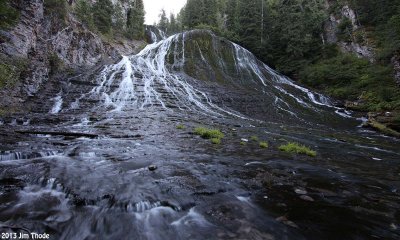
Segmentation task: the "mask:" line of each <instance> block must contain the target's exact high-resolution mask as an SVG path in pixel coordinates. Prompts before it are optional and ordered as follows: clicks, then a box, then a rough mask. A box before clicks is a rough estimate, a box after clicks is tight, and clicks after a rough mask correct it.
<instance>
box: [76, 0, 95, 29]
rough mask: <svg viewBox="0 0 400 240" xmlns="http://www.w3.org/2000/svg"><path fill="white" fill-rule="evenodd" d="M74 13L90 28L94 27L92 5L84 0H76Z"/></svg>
mask: <svg viewBox="0 0 400 240" xmlns="http://www.w3.org/2000/svg"><path fill="white" fill-rule="evenodd" d="M75 14H76V16H77V17H78V18H79V19H80V20H81V21H82V23H83V24H85V25H86V26H87V27H88V28H89V29H90V30H94V29H95V27H94V20H93V14H92V7H91V5H90V4H89V3H88V2H87V1H86V0H78V1H77V2H76V7H75Z"/></svg>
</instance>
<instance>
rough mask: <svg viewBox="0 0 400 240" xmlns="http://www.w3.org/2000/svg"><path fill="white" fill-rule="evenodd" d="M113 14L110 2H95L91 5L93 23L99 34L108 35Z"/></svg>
mask: <svg viewBox="0 0 400 240" xmlns="http://www.w3.org/2000/svg"><path fill="white" fill-rule="evenodd" d="M113 12H114V7H113V4H112V3H111V1H110V0H97V2H96V3H95V4H94V5H93V21H94V24H95V26H96V27H97V29H98V30H99V31H100V32H101V33H104V34H108V33H110V31H111V24H112V18H111V17H112V14H113Z"/></svg>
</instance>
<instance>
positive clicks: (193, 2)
mask: <svg viewBox="0 0 400 240" xmlns="http://www.w3.org/2000/svg"><path fill="white" fill-rule="evenodd" d="M203 6H204V2H203V1H199V0H188V1H187V3H186V7H185V18H184V25H185V26H187V27H188V28H190V29H191V28H195V27H196V26H198V25H200V24H202V23H204V22H203V21H202V20H203V19H204V14H203V9H204V7H203Z"/></svg>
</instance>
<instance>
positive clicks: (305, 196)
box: [300, 195, 315, 202]
mask: <svg viewBox="0 0 400 240" xmlns="http://www.w3.org/2000/svg"><path fill="white" fill-rule="evenodd" d="M300 198H301V199H302V200H304V201H308V202H314V201H315V200H314V199H313V198H312V197H310V196H307V195H301V196H300Z"/></svg>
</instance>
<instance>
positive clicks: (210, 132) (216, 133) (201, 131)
mask: <svg viewBox="0 0 400 240" xmlns="http://www.w3.org/2000/svg"><path fill="white" fill-rule="evenodd" d="M194 133H195V134H196V135H199V136H201V137H202V138H205V139H211V138H220V139H221V138H224V134H223V133H222V132H221V131H220V130H218V129H208V128H204V127H198V128H195V129H194Z"/></svg>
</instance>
